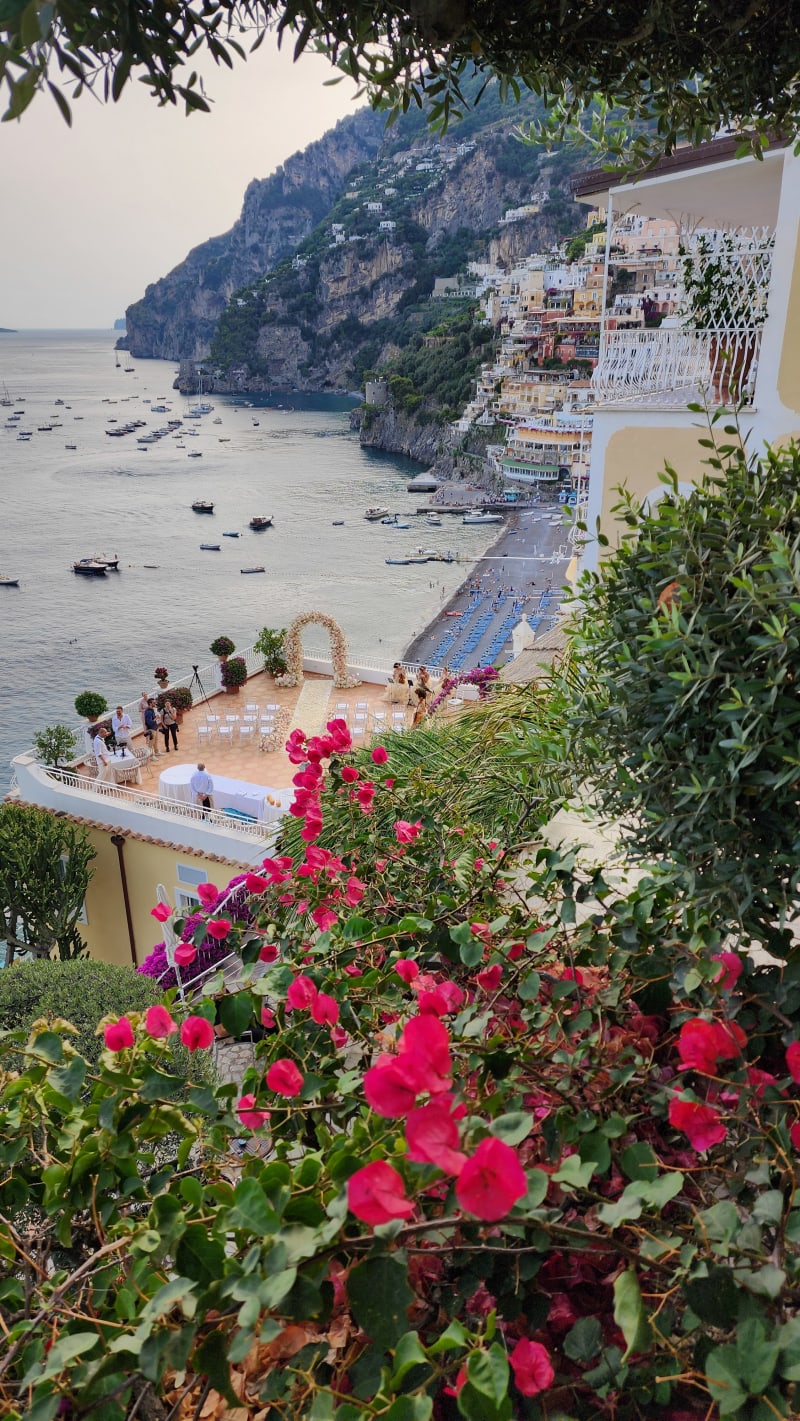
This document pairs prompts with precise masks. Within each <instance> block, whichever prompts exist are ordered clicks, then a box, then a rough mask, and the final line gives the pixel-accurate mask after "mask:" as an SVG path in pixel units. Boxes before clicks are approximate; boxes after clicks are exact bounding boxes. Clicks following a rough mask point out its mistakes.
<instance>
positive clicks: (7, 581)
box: [0, 573, 19, 587]
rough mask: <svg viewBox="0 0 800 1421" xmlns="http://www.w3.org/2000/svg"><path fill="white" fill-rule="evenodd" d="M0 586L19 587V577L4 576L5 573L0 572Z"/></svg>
mask: <svg viewBox="0 0 800 1421" xmlns="http://www.w3.org/2000/svg"><path fill="white" fill-rule="evenodd" d="M0 587H19V578H18V577H6V575H5V573H0Z"/></svg>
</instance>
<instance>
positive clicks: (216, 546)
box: [200, 543, 222, 553]
mask: <svg viewBox="0 0 800 1421" xmlns="http://www.w3.org/2000/svg"><path fill="white" fill-rule="evenodd" d="M221 547H222V544H221V543H201V544H200V551H201V553H218V552H219V551H220V548H221Z"/></svg>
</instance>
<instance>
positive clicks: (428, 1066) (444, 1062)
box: [400, 1016, 453, 1095]
mask: <svg viewBox="0 0 800 1421" xmlns="http://www.w3.org/2000/svg"><path fill="white" fill-rule="evenodd" d="M400 1053H401V1055H402V1056H403V1057H404V1064H405V1069H406V1073H407V1075H408V1078H409V1080H410V1081H411V1082H412V1083H413V1084H414V1085H415V1086H416V1087H417V1093H418V1094H420V1093H421V1092H422V1091H427V1092H428V1093H429V1094H430V1095H441V1094H442V1092H443V1091H446V1090H449V1089H450V1085H451V1077H452V1070H453V1066H452V1062H451V1060H450V1037H449V1036H448V1034H447V1027H446V1026H444V1025H443V1024H442V1022H441V1021H440V1020H439V1018H438V1017H436V1016H413V1017H412V1018H411V1020H410V1021H409V1022H408V1024H407V1025H406V1027H405V1029H404V1031H403V1034H402V1036H401V1037H400Z"/></svg>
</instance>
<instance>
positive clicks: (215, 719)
mask: <svg viewBox="0 0 800 1421" xmlns="http://www.w3.org/2000/svg"><path fill="white" fill-rule="evenodd" d="M221 720H222V716H221V715H212V713H211V711H206V724H207V725H215V726H216V725H219V723H220V721H221Z"/></svg>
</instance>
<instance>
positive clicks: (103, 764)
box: [92, 725, 114, 780]
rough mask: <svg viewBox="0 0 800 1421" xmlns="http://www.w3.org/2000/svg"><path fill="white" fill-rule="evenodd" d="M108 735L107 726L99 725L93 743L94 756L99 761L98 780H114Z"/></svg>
mask: <svg viewBox="0 0 800 1421" xmlns="http://www.w3.org/2000/svg"><path fill="white" fill-rule="evenodd" d="M107 735H108V729H107V727H106V726H105V725H98V727H97V734H96V735H95V737H94V740H93V741H92V754H93V755H94V758H95V759H96V761H97V778H98V779H99V780H111V779H113V778H114V776H113V774H112V772H111V756H110V755H109V753H108V749H107V747H106V736H107Z"/></svg>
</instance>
